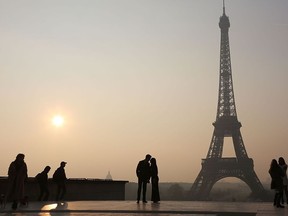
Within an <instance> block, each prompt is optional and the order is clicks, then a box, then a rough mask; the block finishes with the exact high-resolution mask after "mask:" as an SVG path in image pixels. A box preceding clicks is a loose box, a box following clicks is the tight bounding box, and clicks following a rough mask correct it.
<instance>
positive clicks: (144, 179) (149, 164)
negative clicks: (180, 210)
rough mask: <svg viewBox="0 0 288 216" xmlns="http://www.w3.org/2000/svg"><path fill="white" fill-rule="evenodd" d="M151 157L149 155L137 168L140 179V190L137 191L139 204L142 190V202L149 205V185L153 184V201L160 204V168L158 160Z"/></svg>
mask: <svg viewBox="0 0 288 216" xmlns="http://www.w3.org/2000/svg"><path fill="white" fill-rule="evenodd" d="M151 158H152V157H151V155H149V154H147V155H146V157H145V159H144V160H141V161H139V163H138V165H137V168H136V175H137V177H138V190H137V203H139V201H140V197H141V190H142V189H143V191H142V201H143V203H147V200H146V190H147V183H149V182H150V178H151V183H152V197H151V200H152V201H153V202H154V203H158V202H159V201H160V195H159V187H158V183H159V177H158V167H157V163H156V159H155V158H152V159H151Z"/></svg>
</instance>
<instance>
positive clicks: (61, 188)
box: [53, 161, 67, 201]
mask: <svg viewBox="0 0 288 216" xmlns="http://www.w3.org/2000/svg"><path fill="white" fill-rule="evenodd" d="M65 166H66V162H64V161H62V162H61V163H60V167H59V168H58V169H57V170H56V171H55V172H54V174H53V180H54V181H55V182H56V184H57V194H56V201H58V200H63V197H64V195H65V194H66V180H67V178H66V173H65V169H64V167H65Z"/></svg>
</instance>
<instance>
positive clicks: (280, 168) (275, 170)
mask: <svg viewBox="0 0 288 216" xmlns="http://www.w3.org/2000/svg"><path fill="white" fill-rule="evenodd" d="M278 162H279V163H278ZM278 162H277V160H276V159H273V160H272V161H271V165H270V169H269V174H270V176H271V179H272V181H271V189H274V190H275V196H274V206H276V207H277V208H284V206H283V205H281V202H282V204H284V196H283V191H284V192H285V195H286V199H287V200H286V201H287V204H288V191H287V174H286V171H287V164H286V163H285V160H284V159H283V158H282V157H280V158H279V160H278Z"/></svg>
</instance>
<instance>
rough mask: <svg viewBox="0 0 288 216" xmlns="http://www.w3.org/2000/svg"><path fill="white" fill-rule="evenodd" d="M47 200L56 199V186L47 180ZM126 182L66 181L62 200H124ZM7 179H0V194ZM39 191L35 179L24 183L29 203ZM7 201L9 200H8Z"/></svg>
mask: <svg viewBox="0 0 288 216" xmlns="http://www.w3.org/2000/svg"><path fill="white" fill-rule="evenodd" d="M48 181H49V191H50V196H49V200H55V198H56V190H57V187H56V184H55V183H54V182H53V180H52V179H49V180H48ZM127 182H128V181H112V180H101V179H68V180H67V184H66V187H67V193H66V195H65V196H64V199H65V200H67V201H69V200H125V184H126V183H127ZM7 183H8V182H7V177H0V194H4V195H5V194H6V190H7ZM39 193H40V190H39V186H38V183H37V182H36V180H35V178H28V180H27V181H26V182H25V195H27V196H28V197H29V200H30V201H36V200H37V198H38V196H39ZM8 199H9V198H8Z"/></svg>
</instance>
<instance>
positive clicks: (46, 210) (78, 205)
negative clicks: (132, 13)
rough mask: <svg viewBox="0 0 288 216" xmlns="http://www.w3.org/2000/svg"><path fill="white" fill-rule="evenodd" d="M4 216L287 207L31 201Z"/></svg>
mask: <svg viewBox="0 0 288 216" xmlns="http://www.w3.org/2000/svg"><path fill="white" fill-rule="evenodd" d="M4 215H15V216H24V215H29V216H32V215H45V216H49V215H51V216H53V215H54V216H60V215H72V216H76V215H80V216H84V215H88V216H92V215H96V216H124V215H128V216H149V215H152V216H153V215H159V216H169V215H178V216H185V215H186V216H188V215H189V216H196V215H197V216H204V215H206V216H216V215H217V216H239V215H242V216H250V215H251V216H252V215H257V216H276V215H277V216H278V215H279V216H284V215H286V216H287V215H288V207H287V206H285V208H283V209H279V208H275V207H274V206H273V205H272V203H267V202H264V203H263V202H253V203H248V202H197V201H163V202H161V203H159V204H153V203H151V202H148V203H147V204H143V203H139V204H137V203H136V202H134V201H70V202H58V203H57V202H31V203H29V205H28V206H21V207H19V208H18V209H17V210H14V211H13V210H12V209H11V203H7V205H6V207H3V206H2V208H1V209H0V216H4Z"/></svg>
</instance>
